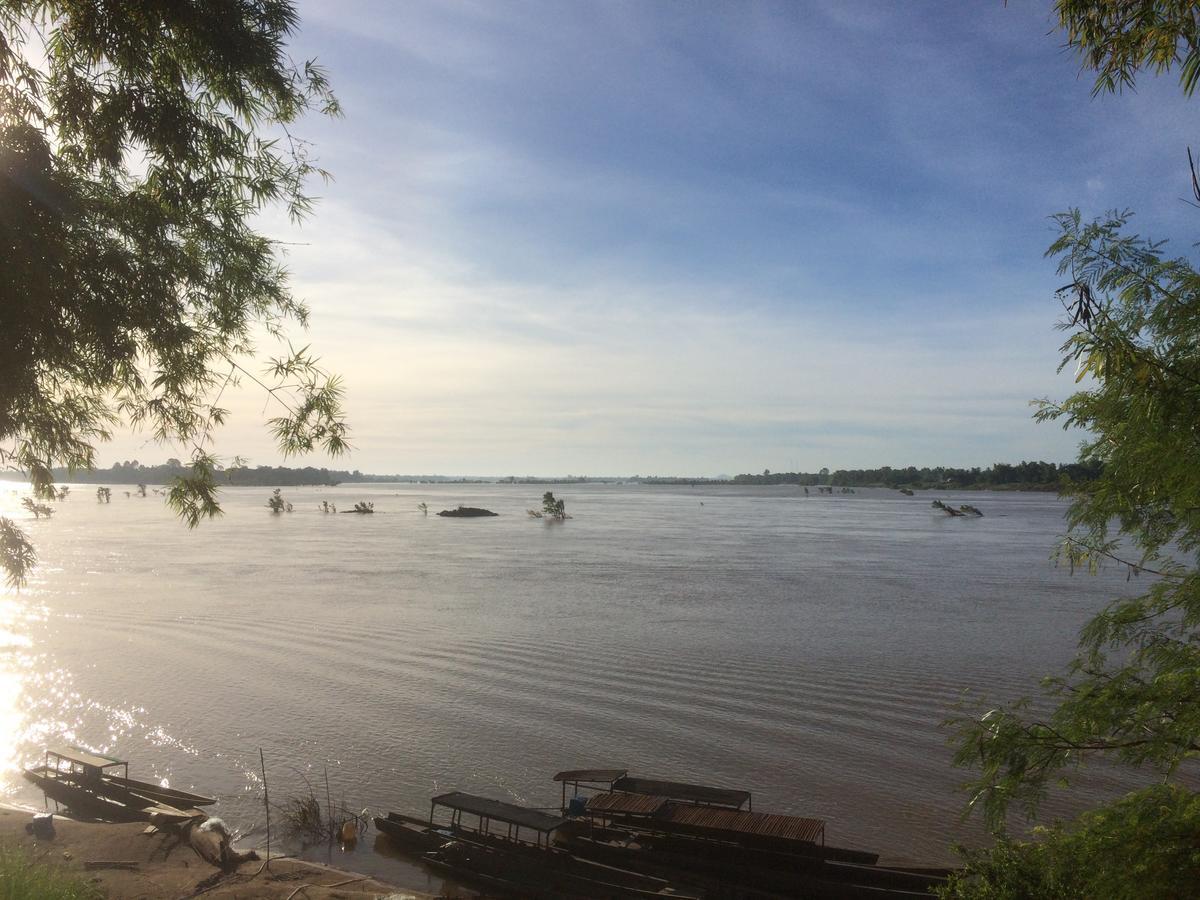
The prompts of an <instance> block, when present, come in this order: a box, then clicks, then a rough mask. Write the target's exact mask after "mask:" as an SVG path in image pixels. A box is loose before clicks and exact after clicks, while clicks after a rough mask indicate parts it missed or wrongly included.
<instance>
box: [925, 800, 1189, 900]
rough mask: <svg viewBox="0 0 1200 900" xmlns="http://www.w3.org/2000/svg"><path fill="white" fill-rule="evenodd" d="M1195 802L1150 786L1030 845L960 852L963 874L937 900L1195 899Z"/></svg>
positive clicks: (1040, 834)
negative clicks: (1023, 899) (1025, 899)
mask: <svg viewBox="0 0 1200 900" xmlns="http://www.w3.org/2000/svg"><path fill="white" fill-rule="evenodd" d="M1197 835H1200V794H1196V793H1195V792H1193V791H1189V790H1187V789H1186V788H1182V787H1179V786H1177V785H1158V786H1156V787H1152V788H1148V789H1146V790H1143V791H1138V792H1137V793H1133V794H1129V795H1128V796H1126V797H1124V798H1122V799H1121V800H1118V801H1117V802H1115V803H1112V804H1109V805H1108V806H1102V807H1100V808H1099V809H1095V810H1092V811H1090V812H1086V813H1084V814H1083V815H1081V816H1080V817H1079V818H1078V819H1076V820H1075V821H1074V822H1072V823H1070V824H1068V825H1066V826H1064V825H1061V824H1058V825H1055V826H1054V827H1052V828H1039V829H1037V830H1036V832H1035V839H1034V840H1032V841H1013V840H1011V839H1008V838H1001V839H999V840H998V841H997V843H996V845H995V846H994V847H992V848H991V849H988V850H962V851H960V852H961V853H962V855H963V857H964V861H965V863H966V866H965V868H964V869H963V870H962V871H961V872H960V873H958V874H956V875H954V876H953V877H952V878H951V879H950V883H949V885H947V886H946V887H945V888H943V889H942V890H941V891H940V896H941V897H942V898H943V900H967V898H970V900H1018V898H1029V900H1034V898H1042V897H1054V898H1058V900H1075V898H1079V900H1084V898H1096V897H1103V898H1105V900H1144V898H1164V900H1166V898H1188V897H1195V896H1196V890H1197V885H1200V842H1198V841H1197Z"/></svg>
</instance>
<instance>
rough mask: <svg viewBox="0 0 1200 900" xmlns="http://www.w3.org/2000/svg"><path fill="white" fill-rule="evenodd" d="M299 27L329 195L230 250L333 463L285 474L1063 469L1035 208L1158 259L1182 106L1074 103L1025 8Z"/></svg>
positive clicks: (227, 437)
mask: <svg viewBox="0 0 1200 900" xmlns="http://www.w3.org/2000/svg"><path fill="white" fill-rule="evenodd" d="M299 6H300V14H301V21H302V25H301V30H300V32H299V33H298V34H297V35H296V36H295V38H294V40H293V42H292V53H293V55H294V56H295V57H296V58H297V59H308V58H312V57H316V58H317V59H318V61H319V62H320V63H321V64H322V65H324V66H325V67H326V68H327V69H328V72H329V76H330V78H331V80H332V82H333V86H334V90H335V92H336V93H337V95H338V97H339V99H340V100H341V103H342V105H343V107H344V111H345V115H344V117H343V118H340V119H336V120H329V119H322V118H320V117H313V118H310V119H306V120H304V122H302V123H301V125H300V126H299V127H298V129H297V131H298V132H299V133H300V134H301V135H302V136H303V137H305V138H307V139H310V140H312V141H313V142H314V147H315V153H316V155H317V156H318V157H319V161H320V164H321V165H322V166H324V167H325V168H328V169H329V170H331V172H332V173H333V175H334V180H333V181H332V182H331V183H330V184H328V185H320V186H317V190H316V192H317V193H318V194H319V195H320V197H321V200H320V202H319V204H318V205H317V208H316V211H315V214H314V215H313V217H312V218H311V219H309V220H308V221H307V222H305V223H304V224H303V226H302V227H300V228H292V227H290V226H289V225H288V224H287V222H286V219H285V218H284V217H282V216H280V215H271V216H267V217H265V218H264V219H263V228H264V230H266V231H267V232H268V233H269V234H271V235H272V236H274V237H278V238H280V239H281V240H286V241H290V242H294V245H293V246H290V247H289V248H288V258H287V264H288V266H289V268H290V270H291V272H292V276H293V285H294V288H295V292H296V294H297V295H298V296H300V297H301V298H303V299H304V300H305V301H307V303H308V304H309V305H310V307H311V309H312V323H311V325H310V328H309V329H308V333H307V334H301V333H297V334H295V335H293V341H294V342H295V343H297V344H301V343H311V345H312V347H313V350H314V352H316V353H317V354H318V355H320V356H321V357H322V361H323V363H324V364H325V365H326V366H327V367H328V368H330V369H332V370H334V371H336V372H339V373H340V374H341V375H342V376H343V377H344V380H345V383H346V388H347V403H346V407H347V412H348V416H349V420H350V425H351V429H352V435H351V442H352V443H353V445H354V448H355V449H354V451H353V452H352V454H351V455H350V456H349V457H344V458H341V459H338V460H334V461H331V460H329V459H328V458H326V457H323V456H321V455H319V454H317V455H313V456H310V457H304V458H299V459H295V460H291V461H289V464H293V465H306V464H311V465H317V466H321V465H330V466H333V467H337V468H348V469H360V470H362V471H364V472H377V473H401V474H433V473H440V474H477V475H508V474H516V475H522V474H542V475H565V474H575V475H633V474H642V475H647V474H680V475H718V474H736V473H738V472H756V471H761V470H763V469H766V468H769V469H771V470H773V471H784V470H802V471H816V470H817V469H819V468H821V467H823V466H827V467H829V468H830V469H837V468H865V467H875V466H881V465H893V466H907V465H918V466H920V465H953V466H974V465H979V466H986V465H990V464H991V463H993V462H997V461H1005V462H1015V461H1019V460H1021V459H1046V460H1052V461H1067V460H1070V459H1072V458H1074V456H1075V451H1076V448H1077V445H1078V443H1079V441H1080V440H1081V438H1082V437H1083V436H1082V435H1081V434H1079V433H1077V432H1075V433H1071V432H1064V431H1062V430H1061V429H1060V428H1058V427H1057V426H1055V425H1037V424H1035V423H1034V422H1033V421H1032V419H1031V412H1032V410H1031V407H1030V400H1032V399H1034V398H1038V397H1046V396H1050V397H1063V396H1065V395H1066V394H1067V393H1069V392H1070V390H1071V389H1072V387H1073V378H1072V377H1071V376H1072V373H1071V372H1069V371H1068V372H1065V373H1063V374H1056V368H1057V366H1058V363H1059V361H1060V354H1059V352H1058V347H1059V345H1060V344H1061V342H1062V340H1063V338H1064V335H1063V334H1062V333H1061V332H1060V331H1057V330H1055V327H1054V326H1055V323H1056V321H1058V319H1059V317H1060V313H1061V309H1060V307H1059V306H1058V304H1057V302H1056V301H1055V300H1054V297H1053V290H1054V288H1056V287H1058V286H1059V285H1060V284H1061V283H1062V282H1063V280H1064V279H1063V277H1061V276H1057V275H1056V274H1055V270H1054V263H1053V261H1052V260H1048V259H1045V258H1044V252H1045V249H1046V247H1047V246H1048V245H1049V244H1050V242H1051V241H1052V240H1053V238H1054V229H1053V224H1052V222H1051V221H1050V220H1049V216H1050V215H1051V214H1053V213H1055V212H1058V211H1061V210H1065V209H1067V208H1070V207H1073V206H1078V207H1080V208H1081V209H1082V210H1083V212H1084V214H1085V216H1088V217H1091V216H1096V215H1099V214H1101V213H1102V212H1104V211H1105V210H1107V209H1111V208H1132V209H1134V210H1135V211H1136V212H1137V216H1136V218H1135V220H1134V224H1135V226H1136V228H1137V230H1139V231H1140V232H1141V233H1143V234H1147V235H1151V236H1155V237H1160V238H1169V239H1172V244H1173V248H1174V250H1175V251H1176V252H1178V253H1180V254H1186V253H1189V252H1190V251H1191V240H1192V239H1193V238H1192V237H1191V235H1192V234H1193V232H1194V227H1193V228H1191V229H1189V226H1194V224H1195V215H1196V213H1195V210H1194V209H1192V208H1190V207H1188V206H1187V205H1186V204H1185V203H1184V202H1182V200H1181V198H1182V197H1185V196H1187V194H1188V191H1189V185H1188V174H1187V164H1186V146H1187V141H1188V138H1189V137H1194V136H1195V135H1194V133H1192V127H1191V126H1192V125H1193V124H1194V122H1195V108H1196V107H1194V106H1191V107H1189V104H1188V101H1187V100H1186V99H1184V98H1183V97H1182V95H1181V91H1180V90H1179V87H1178V81H1177V76H1176V75H1175V74H1174V73H1172V74H1169V75H1167V76H1164V77H1161V78H1157V79H1156V78H1152V77H1144V78H1142V79H1141V80H1140V81H1139V83H1138V89H1137V91H1136V93H1134V92H1126V93H1124V94H1121V95H1116V96H1113V95H1105V96H1102V97H1099V98H1095V99H1093V98H1092V96H1091V87H1092V80H1091V78H1090V77H1089V75H1088V74H1086V73H1085V74H1081V73H1080V69H1079V62H1078V58H1077V57H1076V56H1075V55H1074V54H1073V53H1071V52H1070V51H1069V50H1067V49H1066V48H1065V47H1064V37H1063V36H1062V35H1061V33H1059V32H1057V31H1056V30H1055V29H1054V24H1053V22H1052V20H1051V3H1050V0H1040V2H1025V0H1009V2H1008V3H1007V5H1006V4H1004V3H1003V2H1001V0H973V2H968V3H963V2H961V0H947V2H919V3H899V2H897V3H884V2H855V0H831V2H827V3H817V2H799V0H797V2H785V3H750V2H747V3H715V2H713V3H701V2H698V3H682V2H618V0H604V2H582V0H581V2H571V3H561V2H546V3H540V2H530V3H525V2H497V0H479V2H446V0H439V2H418V0H405V2H403V3H393V2H357V0H355V2H350V0H347V2H337V3H334V2H330V0H308V2H301V3H300V4H299ZM1194 102H1196V103H1200V100H1197V101H1194ZM262 351H263V353H264V355H270V354H274V353H276V352H277V350H276V348H274V347H273V346H271V345H270V343H269V342H264V344H263V347H262ZM223 405H228V406H230V407H231V409H232V411H233V416H232V418H231V421H230V423H229V424H228V425H227V426H226V427H225V428H223V429H222V430H221V431H220V432H219V433H218V435H217V441H216V447H215V449H216V451H217V452H218V453H220V454H224V455H225V456H233V455H234V454H238V455H242V456H245V457H247V458H249V460H250V464H251V465H255V464H277V463H279V462H280V461H281V457H280V455H279V453H278V452H277V451H276V450H275V449H274V447H273V446H272V442H271V438H270V436H269V435H268V433H267V430H266V428H265V426H264V424H263V423H264V418H265V416H267V415H271V414H273V413H272V412H271V411H270V409H269V405H268V404H267V401H266V400H265V398H264V397H263V395H262V394H261V392H258V391H256V390H251V389H249V388H246V389H244V390H242V391H241V392H240V393H238V394H236V395H234V396H232V397H230V396H226V397H225V398H223ZM184 455H186V454H184V453H180V452H179V451H177V450H174V449H172V448H169V447H166V448H164V447H159V446H157V445H155V444H153V443H152V442H151V441H149V440H148V438H147V437H146V436H145V435H129V434H124V433H122V434H120V435H118V436H117V437H116V438H115V440H114V441H113V442H112V443H111V444H109V445H107V446H105V447H103V448H101V452H100V461H101V463H102V464H106V463H111V462H114V461H118V460H127V459H138V460H140V461H142V462H145V463H150V462H159V461H161V460H163V459H165V458H166V457H167V456H184Z"/></svg>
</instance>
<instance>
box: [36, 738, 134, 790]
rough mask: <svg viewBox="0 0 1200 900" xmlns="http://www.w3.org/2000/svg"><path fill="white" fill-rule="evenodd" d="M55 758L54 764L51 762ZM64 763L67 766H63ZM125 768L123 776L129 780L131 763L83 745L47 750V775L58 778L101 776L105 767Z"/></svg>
mask: <svg viewBox="0 0 1200 900" xmlns="http://www.w3.org/2000/svg"><path fill="white" fill-rule="evenodd" d="M51 760H53V761H54V762H53V764H51ZM63 763H66V764H67V768H65V769H64V768H63ZM118 768H120V769H124V772H123V776H124V778H125V781H126V783H128V781H129V763H128V761H126V760H124V759H117V758H116V757H115V756H104V755H103V754H100V753H93V752H91V751H90V750H84V749H83V748H82V747H74V746H71V747H63V748H61V749H56V750H50V749H47V750H46V770H45V771H46V775H47V777H53V778H58V777H61V776H62V775H83V776H84V777H85V778H89V777H90V778H97V779H98V778H99V777H100V776H101V775H102V774H103V773H104V770H105V769H118Z"/></svg>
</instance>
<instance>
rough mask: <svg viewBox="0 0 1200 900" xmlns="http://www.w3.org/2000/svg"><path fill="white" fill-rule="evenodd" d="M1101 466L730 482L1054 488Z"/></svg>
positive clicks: (850, 472)
mask: <svg viewBox="0 0 1200 900" xmlns="http://www.w3.org/2000/svg"><path fill="white" fill-rule="evenodd" d="M1102 470H1103V466H1102V464H1101V463H1099V462H1097V461H1094V460H1093V461H1087V462H1079V463H1051V462H1040V461H1039V462H1025V461H1022V462H1019V463H1015V464H1014V463H996V464H995V465H992V466H988V467H987V468H986V469H985V468H980V467H979V466H974V467H972V468H969V469H958V468H953V467H951V466H937V467H934V468H930V467H928V466H925V467H922V468H917V467H916V466H907V467H906V468H892V467H891V466H883V467H882V468H879V469H838V470H837V471H834V472H830V471H829V470H828V469H822V470H821V471H820V472H817V473H812V472H771V471H769V470H767V471H764V472H763V473H762V474H761V475H749V474H747V475H735V476H734V478H733V483H734V484H798V485H805V486H811V485H831V486H834V487H888V488H902V487H906V488H916V489H922V488H941V489H947V488H959V489H986V488H993V489H1008V490H1016V489H1018V488H1021V489H1025V490H1045V491H1056V490H1058V489H1059V488H1060V487H1062V486H1063V485H1065V484H1067V483H1072V482H1074V483H1078V482H1084V481H1092V480H1093V479H1095V478H1097V477H1099V475H1100V473H1101V471H1102Z"/></svg>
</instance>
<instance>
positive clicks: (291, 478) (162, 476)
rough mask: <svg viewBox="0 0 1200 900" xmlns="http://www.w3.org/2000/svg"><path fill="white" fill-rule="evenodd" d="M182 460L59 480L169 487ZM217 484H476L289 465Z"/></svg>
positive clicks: (244, 470) (64, 473)
mask: <svg viewBox="0 0 1200 900" xmlns="http://www.w3.org/2000/svg"><path fill="white" fill-rule="evenodd" d="M190 471H191V469H190V467H189V466H185V465H184V464H183V463H182V462H181V461H180V460H178V459H168V460H167V461H166V462H165V463H161V464H160V465H156V466H144V465H142V464H141V463H139V462H138V461H137V460H136V459H135V460H133V461H132V462H131V461H129V460H126V461H125V462H119V463H117V464H115V465H114V466H112V467H111V468H108V469H92V470H90V471H88V470H78V471H74V472H72V471H70V470H69V469H59V468H56V469H54V470H53V472H54V480H55V481H60V482H61V481H69V482H77V483H83V484H169V483H170V482H171V479H173V478H177V477H182V476H186V475H188V474H189V473H190ZM214 478H215V479H216V482H217V484H219V485H220V484H232V485H248V486H264V485H266V486H271V487H275V486H276V485H281V486H283V487H294V486H298V485H335V484H343V483H345V484H361V483H373V482H385V481H387V482H392V481H406V482H454V483H474V482H468V480H467V479H461V478H446V477H443V476H438V475H369V474H364V473H363V472H360V471H358V470H357V469H355V470H354V471H353V472H347V471H345V470H343V469H326V468H319V469H318V468H315V467H313V466H305V467H304V468H290V467H288V466H254V467H253V468H251V467H249V466H229V467H227V468H224V467H221V466H217V467H216V469H215V471H214ZM0 479H7V480H25V477H24V476H23V475H21V474H20V473H18V472H0Z"/></svg>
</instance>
